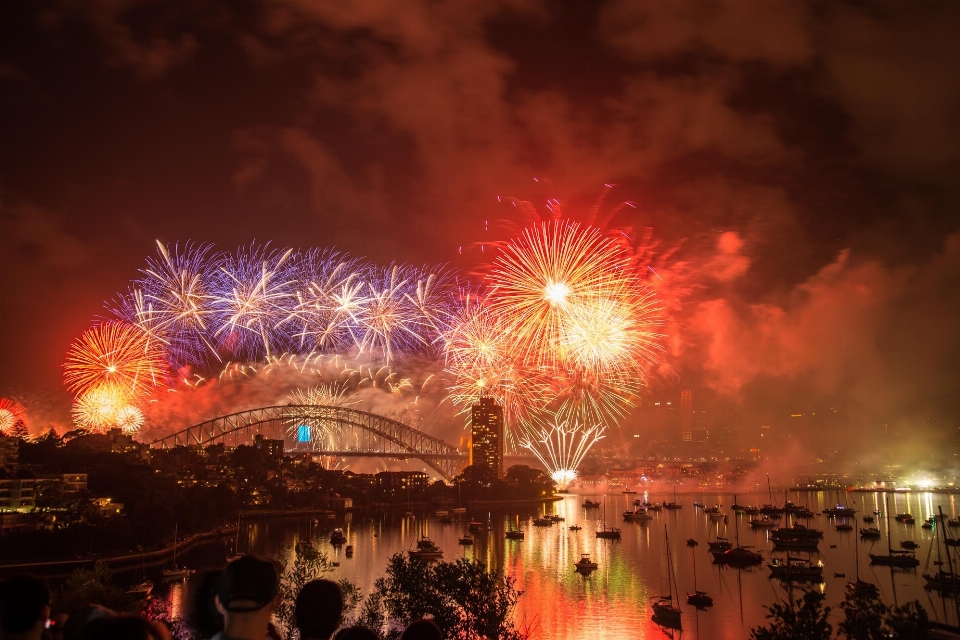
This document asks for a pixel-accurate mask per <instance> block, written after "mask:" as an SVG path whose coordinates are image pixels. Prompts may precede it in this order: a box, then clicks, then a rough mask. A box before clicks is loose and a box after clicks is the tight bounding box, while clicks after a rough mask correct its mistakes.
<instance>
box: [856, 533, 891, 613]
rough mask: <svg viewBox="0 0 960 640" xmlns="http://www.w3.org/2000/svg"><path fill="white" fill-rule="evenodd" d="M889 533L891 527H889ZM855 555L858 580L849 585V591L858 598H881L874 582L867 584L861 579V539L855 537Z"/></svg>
mask: <svg viewBox="0 0 960 640" xmlns="http://www.w3.org/2000/svg"><path fill="white" fill-rule="evenodd" d="M888 531H889V527H888ZM853 555H854V557H855V558H856V560H857V580H856V582H848V583H847V591H849V592H850V593H852V594H853V595H854V596H855V597H857V598H879V597H880V589H879V588H878V587H877V585H875V584H873V583H872V582H865V581H863V580H861V579H860V542H859V538H857V537H854V542H853Z"/></svg>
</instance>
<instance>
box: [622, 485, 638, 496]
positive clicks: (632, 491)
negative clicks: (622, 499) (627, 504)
mask: <svg viewBox="0 0 960 640" xmlns="http://www.w3.org/2000/svg"><path fill="white" fill-rule="evenodd" d="M623 493H626V494H629V495H633V494H634V493H636V491H634V490H633V489H631V488H630V487H627V488H626V489H624V490H623Z"/></svg>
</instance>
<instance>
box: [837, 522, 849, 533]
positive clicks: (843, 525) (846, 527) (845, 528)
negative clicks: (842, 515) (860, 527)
mask: <svg viewBox="0 0 960 640" xmlns="http://www.w3.org/2000/svg"><path fill="white" fill-rule="evenodd" d="M833 528H834V529H836V530H837V531H853V525H852V524H850V523H849V522H841V523H840V524H837V525H834V527H833Z"/></svg>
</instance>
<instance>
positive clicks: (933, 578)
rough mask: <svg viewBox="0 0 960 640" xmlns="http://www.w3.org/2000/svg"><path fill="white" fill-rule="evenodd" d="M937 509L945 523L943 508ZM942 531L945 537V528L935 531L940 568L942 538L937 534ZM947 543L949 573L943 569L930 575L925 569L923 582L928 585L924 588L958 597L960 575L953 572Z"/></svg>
mask: <svg viewBox="0 0 960 640" xmlns="http://www.w3.org/2000/svg"><path fill="white" fill-rule="evenodd" d="M937 509H939V510H940V521H941V522H943V521H944V520H945V519H944V517H943V508H942V507H937ZM941 531H943V532H944V534H943V535H944V536H945V535H946V530H945V528H944V527H937V528H936V530H935V531H934V535H935V536H937V540H936V542H937V558H938V562H937V565H938V566H940V567H942V566H943V561H942V560H939V558H941V557H942V556H941V555H940V537H941V536H939V535H937V534H939V533H940V532H941ZM946 541H947V540H946V539H944V547H945V549H946V552H947V565H948V568H949V570H948V571H944V570H943V569H942V568H941V569H940V570H939V571H937V572H936V573H933V574H929V573H927V571H926V567H924V572H923V580H924V582H926V584H925V585H924V586H925V587H926V588H927V589H935V590H937V591H940V592H947V593H953V594H954V595H956V594H957V593H960V575H958V574H957V573H955V572H954V570H953V556H951V555H950V545H947V544H946ZM931 549H932V547H931ZM929 564H930V554H929V553H928V554H927V565H929Z"/></svg>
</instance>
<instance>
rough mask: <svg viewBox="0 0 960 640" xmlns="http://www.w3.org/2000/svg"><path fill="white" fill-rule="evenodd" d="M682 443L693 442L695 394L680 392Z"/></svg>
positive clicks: (688, 391)
mask: <svg viewBox="0 0 960 640" xmlns="http://www.w3.org/2000/svg"><path fill="white" fill-rule="evenodd" d="M680 441H681V442H693V392H692V391H690V390H687V391H681V392H680Z"/></svg>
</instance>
